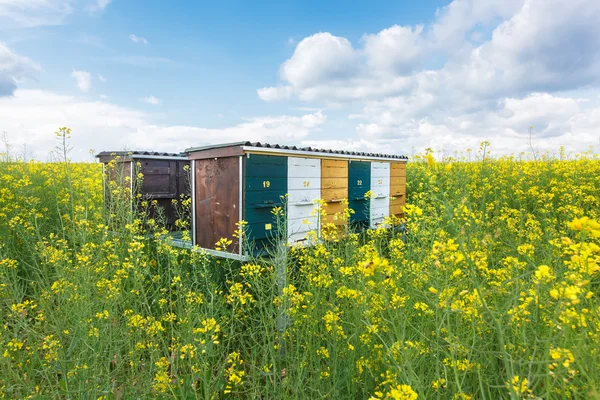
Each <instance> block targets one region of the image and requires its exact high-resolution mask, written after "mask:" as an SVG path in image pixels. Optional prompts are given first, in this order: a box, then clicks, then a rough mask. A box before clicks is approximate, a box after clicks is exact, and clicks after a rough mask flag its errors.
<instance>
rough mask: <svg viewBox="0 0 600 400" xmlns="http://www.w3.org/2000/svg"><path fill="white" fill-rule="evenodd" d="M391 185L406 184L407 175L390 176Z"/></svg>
mask: <svg viewBox="0 0 600 400" xmlns="http://www.w3.org/2000/svg"><path fill="white" fill-rule="evenodd" d="M390 185H391V186H392V187H393V186H399V185H406V176H392V177H390Z"/></svg>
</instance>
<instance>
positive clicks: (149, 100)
mask: <svg viewBox="0 0 600 400" xmlns="http://www.w3.org/2000/svg"><path fill="white" fill-rule="evenodd" d="M140 101H143V102H144V103H148V104H152V105H155V106H156V105H158V104H160V99H157V98H156V97H154V96H152V95H150V96H148V97H142V98H141V99H140Z"/></svg>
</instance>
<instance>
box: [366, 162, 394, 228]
mask: <svg viewBox="0 0 600 400" xmlns="http://www.w3.org/2000/svg"><path fill="white" fill-rule="evenodd" d="M371 191H372V192H373V194H374V197H372V198H371V201H370V209H369V214H370V217H369V219H370V221H371V224H370V225H371V228H373V229H375V228H377V227H378V226H379V225H380V224H381V222H382V221H383V219H384V218H385V217H387V216H389V213H390V163H387V162H373V163H371Z"/></svg>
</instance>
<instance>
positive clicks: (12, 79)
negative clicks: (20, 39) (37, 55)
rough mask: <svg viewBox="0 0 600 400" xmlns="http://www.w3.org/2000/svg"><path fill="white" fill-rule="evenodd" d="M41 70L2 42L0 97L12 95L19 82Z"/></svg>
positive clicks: (0, 43) (0, 54)
mask: <svg viewBox="0 0 600 400" xmlns="http://www.w3.org/2000/svg"><path fill="white" fill-rule="evenodd" d="M40 69H41V68H40V66H39V65H38V64H37V63H35V62H33V61H31V60H30V59H29V58H27V57H23V56H20V55H18V54H16V53H15V52H13V51H12V50H11V49H9V48H8V46H6V45H5V44H4V43H2V42H0V97H2V96H10V95H12V94H13V92H14V91H15V89H16V88H17V83H18V82H19V81H21V80H23V79H25V78H28V77H31V76H33V75H35V73H36V72H37V71H39V70H40Z"/></svg>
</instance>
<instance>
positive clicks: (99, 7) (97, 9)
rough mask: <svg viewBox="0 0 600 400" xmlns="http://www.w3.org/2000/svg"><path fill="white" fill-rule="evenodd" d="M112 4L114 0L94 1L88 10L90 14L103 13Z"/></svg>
mask: <svg viewBox="0 0 600 400" xmlns="http://www.w3.org/2000/svg"><path fill="white" fill-rule="evenodd" d="M111 2H112V0H93V2H92V3H91V4H89V5H88V7H87V10H88V12H89V13H90V14H97V13H101V12H102V11H104V9H105V8H106V7H107V6H108V5H109V4H110V3H111Z"/></svg>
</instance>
